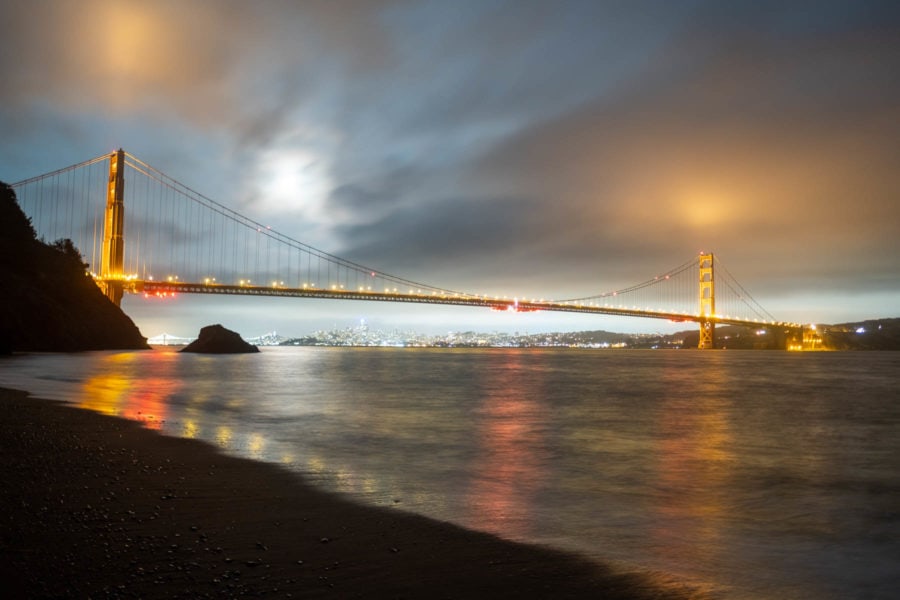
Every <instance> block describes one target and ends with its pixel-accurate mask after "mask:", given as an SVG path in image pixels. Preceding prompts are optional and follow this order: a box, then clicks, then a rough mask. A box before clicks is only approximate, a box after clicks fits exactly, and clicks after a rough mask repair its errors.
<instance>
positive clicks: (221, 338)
mask: <svg viewBox="0 0 900 600" xmlns="http://www.w3.org/2000/svg"><path fill="white" fill-rule="evenodd" d="M181 351H182V352H200V353H203V354H241V353H249V352H259V348H257V347H256V346H254V345H253V344H248V343H247V342H245V341H244V340H243V339H241V336H240V335H239V334H238V333H237V332H235V331H231V330H230V329H225V328H224V327H222V326H221V325H218V324H217V325H207V326H206V327H204V328H203V329H201V330H200V336H199V337H198V338H197V339H196V340H194V341H193V342H191V343H190V344H188V345H187V346H185V347H184V348H183V349H182V350H181Z"/></svg>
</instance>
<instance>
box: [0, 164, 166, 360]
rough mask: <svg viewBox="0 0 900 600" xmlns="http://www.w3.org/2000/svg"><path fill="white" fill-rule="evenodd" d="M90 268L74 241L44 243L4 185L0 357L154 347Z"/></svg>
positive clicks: (0, 202)
mask: <svg viewBox="0 0 900 600" xmlns="http://www.w3.org/2000/svg"><path fill="white" fill-rule="evenodd" d="M85 267H86V265H85V264H84V262H82V258H81V255H80V254H79V253H78V250H77V249H76V248H75V246H74V245H72V242H71V241H70V240H58V241H56V242H54V243H53V244H45V243H42V242H40V241H39V240H38V239H37V237H36V235H35V232H34V229H33V228H32V226H31V222H30V221H29V219H28V218H27V217H26V216H25V214H24V213H23V212H22V210H21V208H19V204H18V202H17V201H16V195H15V192H14V191H13V189H12V188H11V187H10V186H8V185H7V184H5V183H2V182H0V281H2V282H3V289H2V292H0V353H9V352H17V351H18V352H76V351H81V350H119V349H129V350H133V349H146V348H148V347H149V346H147V340H146V338H144V336H142V335H141V332H140V331H139V330H138V328H137V327H136V326H135V324H134V322H133V321H132V320H131V319H130V318H128V316H127V315H126V314H125V313H123V312H122V310H121V309H120V308H119V307H118V306H116V305H115V304H113V303H112V302H110V301H109V299H108V298H107V297H106V296H105V295H103V293H102V292H101V291H100V288H98V287H97V285H96V284H95V283H94V281H93V279H92V278H91V277H90V276H89V275H87V274H86V271H85Z"/></svg>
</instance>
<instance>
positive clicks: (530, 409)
mask: <svg viewBox="0 0 900 600" xmlns="http://www.w3.org/2000/svg"><path fill="white" fill-rule="evenodd" d="M898 375H900V354H897V353H872V354H850V353H846V354H844V353H842V354H838V353H832V354H812V355H809V354H808V355H798V354H788V353H778V352H745V353H741V352H732V351H728V352H672V351H669V352H640V351H630V352H621V351H620V352H613V351H606V352H602V351H601V352H596V351H595V352H579V351H538V350H528V351H520V350H453V351H451V350H396V349H323V348H264V349H263V352H262V354H260V355H231V356H198V355H187V354H184V355H182V354H177V353H174V352H172V351H171V349H169V350H157V351H152V352H138V353H127V352H125V353H85V354H78V355H52V354H51V355H28V356H18V357H13V358H10V359H5V360H2V361H0V384H2V385H8V386H10V387H20V388H24V389H28V390H30V391H32V392H33V393H34V394H35V395H37V396H44V397H51V398H59V399H67V400H69V401H71V402H75V403H77V404H79V405H80V406H83V407H85V408H90V409H92V410H96V411H98V412H102V413H105V414H115V415H121V416H124V417H127V418H131V419H137V420H139V421H141V422H142V423H144V425H145V426H147V427H151V428H158V429H161V430H162V431H163V432H164V433H167V434H170V435H180V436H184V437H192V438H198V439H203V440H207V441H209V442H210V443H212V444H214V445H216V446H218V447H220V448H222V449H224V450H226V451H228V452H232V453H235V454H238V455H241V456H245V457H249V458H254V459H258V460H266V461H271V462H277V463H280V464H283V465H285V466H287V467H288V468H291V469H294V470H296V471H298V472H300V473H303V474H304V475H305V476H306V477H307V478H309V479H311V480H312V481H314V482H316V483H317V484H318V485H322V486H324V487H326V488H328V489H332V490H335V491H340V492H344V493H348V494H352V495H354V496H355V497H358V498H360V499H362V500H363V501H366V502H370V503H375V504H382V505H387V506H397V507H399V508H402V509H405V510H413V511H417V512H421V513H424V514H427V515H430V516H434V517H437V518H440V519H445V520H450V521H454V522H456V523H459V524H462V525H464V526H467V527H472V528H477V529H481V530H485V531H490V532H493V533H497V534H499V535H502V536H504V537H508V538H511V539H518V540H525V541H535V542H540V543H546V544H550V545H556V546H560V547H564V548H568V549H573V550H577V551H580V552H584V553H586V554H589V555H592V556H595V557H597V558H599V559H601V560H610V559H611V560H614V561H619V562H621V563H623V564H626V565H632V566H637V567H640V568H647V569H652V570H655V571H658V572H661V573H665V574H670V575H674V576H677V577H682V578H687V579H688V580H690V581H692V582H695V583H699V584H701V585H703V586H704V587H706V588H708V589H712V590H717V591H719V592H721V595H722V596H723V597H728V598H770V597H779V598H809V597H817V598H826V599H827V598H843V597H871V598H880V597H884V598H887V597H890V595H891V594H892V593H893V590H895V589H897V588H900V580H898V576H897V575H896V559H897V557H898V555H900V542H898V541H897V540H898V539H900V395H898V390H897V386H896V381H897V379H898Z"/></svg>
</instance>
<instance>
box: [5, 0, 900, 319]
mask: <svg viewBox="0 0 900 600" xmlns="http://www.w3.org/2000/svg"><path fill="white" fill-rule="evenodd" d="M4 8H5V11H4V20H3V22H2V23H0V40H2V42H0V43H2V44H3V46H4V49H5V50H6V51H4V52H2V53H0V69H2V72H3V74H4V86H3V88H2V90H0V100H2V101H0V127H2V130H3V131H4V136H3V139H2V140H0V179H2V180H4V181H7V182H14V181H18V180H21V179H24V178H26V177H30V176H33V175H38V174H41V173H46V172H48V171H51V170H54V169H57V168H60V167H62V166H66V165H69V164H73V163H75V162H79V161H81V160H84V159H86V158H89V157H91V156H96V155H98V154H101V153H104V152H109V151H112V150H114V149H116V148H119V147H123V148H125V149H126V150H128V151H130V152H133V153H134V154H136V155H138V156H140V157H141V158H142V159H144V160H146V161H147V162H149V163H151V164H152V165H154V166H155V167H158V168H160V169H162V170H163V171H165V172H166V173H167V174H169V175H171V176H173V177H175V178H177V179H178V180H180V181H182V182H183V183H186V184H188V185H190V186H191V187H193V188H195V189H197V190H199V191H200V192H202V193H203V194H205V195H207V196H209V197H211V198H214V199H215V200H217V201H219V202H221V203H223V204H225V205H227V206H230V207H232V208H234V209H235V210H238V211H239V212H241V213H243V214H246V215H248V216H251V217H253V218H256V219H258V220H259V221H261V222H272V223H276V224H277V225H278V229H279V230H280V231H282V232H284V233H286V234H289V235H290V236H292V237H293V238H295V239H298V240H302V241H303V242H304V243H308V244H311V245H313V246H315V247H317V248H321V249H323V250H325V251H328V252H331V253H334V254H337V255H339V256H342V257H346V258H348V259H350V260H353V261H357V262H359V263H361V264H365V265H371V266H372V267H373V268H378V269H382V270H385V271H388V272H390V273H396V274H398V275H401V276H403V277H408V278H410V279H413V280H415V281H422V282H426V283H432V284H434V285H440V286H447V287H448V288H452V289H462V290H465V291H473V292H477V291H480V290H483V289H489V290H498V291H501V293H509V294H517V293H520V292H519V290H522V293H526V294H531V293H537V294H544V293H546V294H552V295H557V297H559V296H563V297H577V296H578V295H579V294H591V293H597V292H601V291H608V290H612V289H618V288H621V287H624V286H628V285H630V284H633V283H637V282H639V281H643V280H646V279H647V278H648V277H652V276H654V275H655V274H658V273H659V272H661V271H664V270H666V269H669V268H671V267H673V266H675V265H677V264H679V263H681V262H683V261H685V260H687V259H689V258H690V257H691V256H694V255H696V254H697V253H698V252H700V251H712V252H715V253H716V254H717V256H719V257H720V258H721V259H722V260H723V261H724V263H725V264H727V265H728V269H729V270H730V271H731V272H732V273H733V274H734V275H735V277H736V278H737V279H738V280H739V281H740V282H741V283H742V284H744V285H745V286H746V287H747V289H748V290H749V291H750V292H751V293H752V294H753V296H754V297H755V298H756V299H757V300H758V301H759V302H760V303H761V304H762V305H763V306H764V307H765V308H766V309H767V310H768V311H769V312H771V313H772V314H773V315H776V316H777V317H778V318H779V319H783V320H786V321H799V322H825V323H838V322H849V321H854V320H861V319H867V318H882V317H892V316H897V312H898V310H897V307H898V306H900V202H898V201H897V190H898V189H900V163H898V161H900V116H898V109H897V106H898V98H900V80H898V78H897V77H896V73H897V72H900V7H898V5H897V4H896V3H894V2H882V1H861V2H849V1H828V0H826V1H820V2H803V1H801V2H790V3H782V2H768V1H763V2H744V1H725V2H712V1H707V0H688V1H686V2H678V3H673V2H665V1H661V0H660V1H648V2H640V3H635V4H630V5H627V6H626V5H623V6H617V5H610V4H607V3H603V2H582V1H562V2H553V3H548V2H540V1H535V2H531V1H512V0H498V1H497V2H480V1H475V0H472V1H460V2H452V3H442V2H411V3H397V2H390V1H375V2H371V1H369V2H356V1H350V2H339V3H329V2H324V3H282V2H266V3H208V2H200V1H195V0H179V1H174V0H160V1H157V2H152V3H147V2H137V1H127V0H126V1H113V0H82V1H78V2H75V1H71V0H50V1H46V2H39V3H29V2H12V3H8V4H7V5H5V7H4ZM123 307H124V309H125V311H126V312H127V313H128V314H129V315H130V316H131V317H132V318H133V319H134V320H135V322H136V323H137V325H138V326H139V327H140V328H141V330H142V331H143V332H144V334H145V335H148V336H153V335H157V334H160V333H163V332H169V333H172V334H178V335H194V334H196V331H198V330H199V328H200V327H202V326H204V325H207V324H210V323H212V322H221V323H222V324H223V325H225V326H227V327H229V328H231V329H235V330H237V331H240V332H241V333H242V334H245V335H249V336H252V335H258V334H260V333H263V332H266V331H271V330H273V329H277V330H279V331H285V332H286V333H290V334H292V335H302V334H304V333H307V332H310V331H314V330H315V329H318V328H327V327H331V326H332V325H343V324H347V323H353V322H356V321H358V320H359V319H360V318H366V319H367V320H369V321H370V322H371V323H373V324H378V326H379V327H383V328H393V327H397V328H410V329H417V330H423V331H429V332H435V333H437V332H440V331H449V330H469V329H471V330H480V331H495V330H496V331H506V332H512V331H530V332H538V331H574V330H589V329H604V330H609V331H618V332H634V333H642V332H648V333H652V332H662V333H667V332H673V331H678V330H681V329H684V328H685V324H683V323H669V322H667V321H656V320H646V319H621V318H614V317H596V316H584V315H580V316H579V315H561V314H560V315H554V314H549V313H528V314H509V315H507V314H498V313H492V312H491V311H487V310H485V311H480V310H476V309H472V308H452V307H434V306H420V307H412V306H407V305H386V304H375V303H360V302H343V301H340V302H336V301H329V302H324V301H314V300H291V299H278V298H268V299H253V300H252V301H249V300H247V299H245V298H209V297H202V296H201V297H182V298H177V299H175V300H174V301H167V305H166V306H165V307H163V306H161V305H160V302H159V301H157V300H147V299H143V298H140V297H126V299H125V302H124V305H123Z"/></svg>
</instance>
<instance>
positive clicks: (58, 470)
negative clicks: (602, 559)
mask: <svg viewBox="0 0 900 600" xmlns="http://www.w3.org/2000/svg"><path fill="white" fill-rule="evenodd" d="M0 456H2V479H3V481H2V488H0V489H2V491H0V510H2V513H0V577H2V579H0V581H2V582H3V589H5V590H6V591H7V594H6V596H7V597H15V598H23V597H24V598H27V597H30V598H47V597H56V598H88V597H90V598H105V597H112V598H119V597H122V598H130V597H139V598H205V597H212V598H232V597H242V596H246V597H262V596H266V597H272V598H291V597H293V598H319V597H327V598H610V599H614V598H621V599H625V598H631V599H637V598H640V599H649V598H654V599H663V598H666V599H668V598H691V597H699V596H698V595H695V594H693V593H692V592H691V590H690V589H688V588H684V587H681V586H678V585H673V584H671V583H669V584H667V585H663V584H662V583H661V582H660V581H658V580H653V579H651V578H649V577H648V576H646V575H641V574H627V573H626V574H622V573H614V572H613V571H612V570H610V569H608V568H606V567H604V566H603V565H600V564H597V563H594V562H590V561H587V560H585V559H582V558H580V557H578V556H575V555H571V554H566V553H563V552H558V551H555V550H551V549H546V548H541V547H536V546H528V545H524V544H517V543H513V542H508V541H504V540H501V539H498V538H496V537H494V536H491V535H488V534H483V533H479V532H474V531H468V530H464V529H462V528H459V527H456V526H454V525H450V524H447V523H442V522H438V521H434V520H430V519H427V518H424V517H419V516H416V515H411V514H408V513H403V512H401V511H398V510H394V509H389V508H384V509H382V508H373V507H366V506H362V505H359V504H356V503H353V502H351V501H349V500H347V499H345V498H343V497H340V496H337V495H333V494H328V493H325V492H322V491H319V490H316V489H314V488H313V487H311V486H308V485H306V484H305V483H304V482H303V481H302V479H301V478H299V477H298V476H297V475H296V474H293V473H290V472H288V471H287V470H284V469H282V468H280V467H278V466H275V465H268V464H263V463H258V462H254V461H250V460H244V459H239V458H232V457H226V456H224V455H222V454H220V453H219V452H218V451H217V450H216V449H215V448H214V447H213V446H210V445H208V444H205V443H203V442H198V441H195V440H185V439H177V438H169V437H165V436H162V435H159V434H157V433H155V432H152V431H149V430H146V429H143V428H141V427H140V425H139V424H138V423H134V422H131V421H127V420H124V419H117V418H112V417H107V416H102V415H99V414H96V413H93V412H90V411H86V410H81V409H78V408H74V407H71V406H69V405H66V404H64V403H58V402H51V401H47V400H39V399H34V398H30V397H27V395H26V394H25V393H23V392H17V391H11V390H3V389H0Z"/></svg>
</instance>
